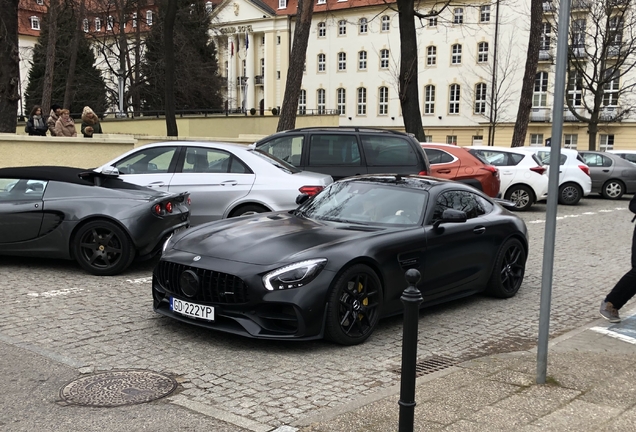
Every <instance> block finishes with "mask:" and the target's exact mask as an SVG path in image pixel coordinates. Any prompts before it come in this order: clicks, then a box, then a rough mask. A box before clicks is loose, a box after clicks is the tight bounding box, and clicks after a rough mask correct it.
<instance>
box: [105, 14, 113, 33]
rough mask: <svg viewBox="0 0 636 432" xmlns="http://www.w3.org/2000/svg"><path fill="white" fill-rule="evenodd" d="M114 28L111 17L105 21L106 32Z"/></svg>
mask: <svg viewBox="0 0 636 432" xmlns="http://www.w3.org/2000/svg"><path fill="white" fill-rule="evenodd" d="M114 26H115V18H113V17H112V16H109V17H108V20H107V21H106V30H112V29H113V27H114Z"/></svg>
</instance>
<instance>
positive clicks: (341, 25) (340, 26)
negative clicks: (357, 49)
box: [338, 20, 347, 36]
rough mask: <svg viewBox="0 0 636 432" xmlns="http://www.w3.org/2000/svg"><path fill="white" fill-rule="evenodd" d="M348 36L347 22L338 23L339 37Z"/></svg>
mask: <svg viewBox="0 0 636 432" xmlns="http://www.w3.org/2000/svg"><path fill="white" fill-rule="evenodd" d="M346 34H347V21H345V20H340V21H338V36H344V35H346Z"/></svg>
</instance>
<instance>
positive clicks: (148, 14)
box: [146, 11, 152, 26]
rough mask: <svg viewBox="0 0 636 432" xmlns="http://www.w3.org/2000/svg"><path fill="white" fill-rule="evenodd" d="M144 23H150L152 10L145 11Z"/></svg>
mask: <svg viewBox="0 0 636 432" xmlns="http://www.w3.org/2000/svg"><path fill="white" fill-rule="evenodd" d="M146 24H148V25H149V26H151V25H152V11H146Z"/></svg>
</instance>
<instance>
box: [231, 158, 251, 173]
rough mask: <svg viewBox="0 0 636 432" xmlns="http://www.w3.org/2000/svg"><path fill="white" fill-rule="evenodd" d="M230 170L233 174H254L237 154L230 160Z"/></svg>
mask: <svg viewBox="0 0 636 432" xmlns="http://www.w3.org/2000/svg"><path fill="white" fill-rule="evenodd" d="M230 172H231V173H233V174H252V170H251V169H249V167H248V166H247V165H245V164H244V163H243V161H241V160H240V159H239V158H237V157H236V156H232V161H231V162H230Z"/></svg>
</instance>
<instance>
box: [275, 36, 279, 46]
mask: <svg viewBox="0 0 636 432" xmlns="http://www.w3.org/2000/svg"><path fill="white" fill-rule="evenodd" d="M276 45H280V36H276Z"/></svg>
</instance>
